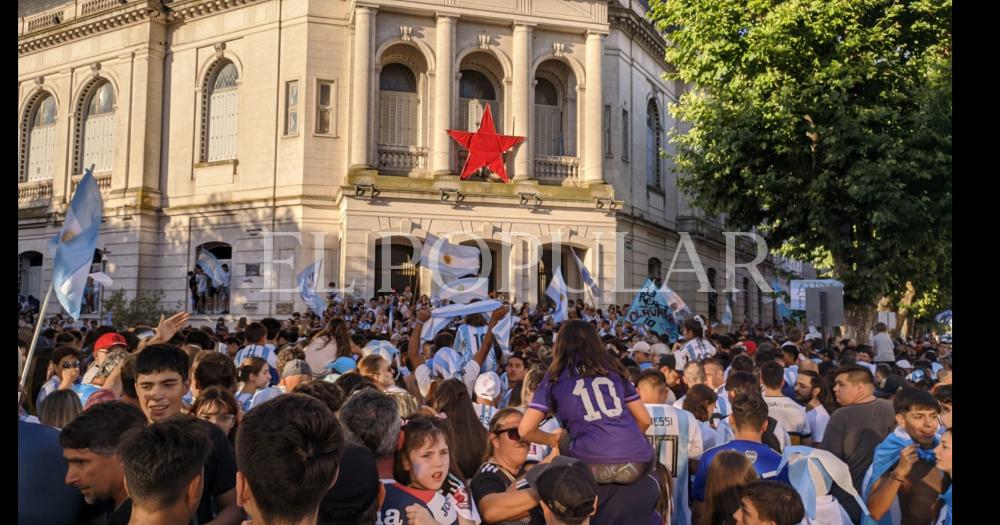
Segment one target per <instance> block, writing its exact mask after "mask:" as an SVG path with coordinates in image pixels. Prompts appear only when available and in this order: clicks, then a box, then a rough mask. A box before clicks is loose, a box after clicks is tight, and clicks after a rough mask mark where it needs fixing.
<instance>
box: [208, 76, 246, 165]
mask: <svg viewBox="0 0 1000 525" xmlns="http://www.w3.org/2000/svg"><path fill="white" fill-rule="evenodd" d="M230 64H232V66H233V67H234V68H235V67H236V64H235V63H233V62H232V61H229V60H226V61H223V62H221V63H219V64H217V65H216V66H215V67H213V68H212V70H211V72H210V73H209V74H208V76H207V77H206V78H205V84H204V90H203V94H202V133H201V135H202V147H201V152H202V153H201V162H204V163H210V162H231V161H235V160H236V159H237V157H238V154H239V121H240V109H239V108H240V105H239V103H240V97H239V94H240V87H241V86H242V81H243V78H242V74H241V73H240V71H239V68H237V69H236V75H237V76H236V84H235V86H233V87H231V88H226V90H227V91H229V90H233V91H234V95H233V96H232V97H230V99H231V100H229V101H228V102H230V103H232V104H235V106H236V108H235V110H234V114H232V115H231V116H232V117H233V120H232V121H229V120H225V121H219V122H216V123H215V124H216V126H228V127H229V133H230V134H231V135H232V144H231V146H230V148H231V151H230V152H228V153H227V152H226V151H222V152H214V151H213V149H212V139H213V137H215V138H223V137H224V136H225V134H226V131H225V130H219V129H218V128H216V127H215V126H213V125H212V107H213V100H212V98H213V96H214V95H215V94H216V93H217V91H216V89H215V82H216V79H217V78H218V76H219V73H221V72H222V69H223V68H225V67H226V66H227V65H230ZM219 102H220V103H221V102H222V100H220V101H219ZM213 130H215V132H216V133H218V134H217V135H213Z"/></svg>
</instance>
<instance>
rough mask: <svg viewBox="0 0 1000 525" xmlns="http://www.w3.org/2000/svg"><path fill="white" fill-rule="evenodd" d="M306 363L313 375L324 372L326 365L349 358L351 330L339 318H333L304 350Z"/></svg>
mask: <svg viewBox="0 0 1000 525" xmlns="http://www.w3.org/2000/svg"><path fill="white" fill-rule="evenodd" d="M305 354H306V357H305V359H306V363H309V368H311V369H312V371H313V373H314V374H318V373H320V372H322V371H325V370H326V365H328V364H330V362H332V361H333V360H335V359H337V358H338V357H342V356H351V330H350V328H349V327H348V326H347V322H346V321H344V320H343V319H341V318H337V317H335V318H333V319H331V320H330V322H329V323H328V324H327V325H326V328H324V329H323V330H321V331H320V332H319V333H318V334H316V336H315V337H313V339H312V341H310V342H309V345H308V346H306V348H305Z"/></svg>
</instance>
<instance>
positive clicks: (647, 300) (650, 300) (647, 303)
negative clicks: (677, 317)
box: [626, 277, 683, 340]
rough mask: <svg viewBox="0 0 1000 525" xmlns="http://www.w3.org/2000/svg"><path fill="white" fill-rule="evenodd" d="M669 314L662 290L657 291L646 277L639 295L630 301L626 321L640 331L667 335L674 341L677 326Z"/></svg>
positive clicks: (668, 306) (665, 297) (665, 295)
mask: <svg viewBox="0 0 1000 525" xmlns="http://www.w3.org/2000/svg"><path fill="white" fill-rule="evenodd" d="M671 293H672V292H671ZM674 295H676V294H674ZM678 299H679V298H678ZM682 303H683V301H682ZM670 314H671V312H670V304H669V303H668V302H667V294H665V293H663V289H662V288H661V289H657V287H656V283H654V282H653V280H652V279H650V278H648V277H647V278H646V281H645V282H644V283H642V287H641V288H639V293H637V294H635V299H633V300H632V306H630V307H629V309H628V314H627V317H626V319H627V320H628V322H630V323H632V324H633V325H636V326H638V327H639V329H640V331H642V330H645V331H653V332H656V333H657V334H667V335H669V336H670V337H671V338H672V339H675V340H676V339H677V335H678V330H677V325H676V323H674V322H673V319H672V316H671V315H670Z"/></svg>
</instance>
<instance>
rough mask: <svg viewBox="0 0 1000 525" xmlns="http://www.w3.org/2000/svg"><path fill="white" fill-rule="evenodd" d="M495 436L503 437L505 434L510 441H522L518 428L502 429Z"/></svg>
mask: <svg viewBox="0 0 1000 525" xmlns="http://www.w3.org/2000/svg"><path fill="white" fill-rule="evenodd" d="M494 434H496V435H497V436H501V435H503V434H507V438H508V439H510V440H511V441H520V440H521V434H519V433H518V432H517V427H514V428H502V429H500V430H497V431H496V432H494Z"/></svg>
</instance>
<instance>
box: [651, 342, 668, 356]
mask: <svg viewBox="0 0 1000 525" xmlns="http://www.w3.org/2000/svg"><path fill="white" fill-rule="evenodd" d="M652 350H653V353H654V354H656V355H667V354H669V353H670V347H669V346H667V345H666V344H664V343H656V344H655V345H653V346H652Z"/></svg>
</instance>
